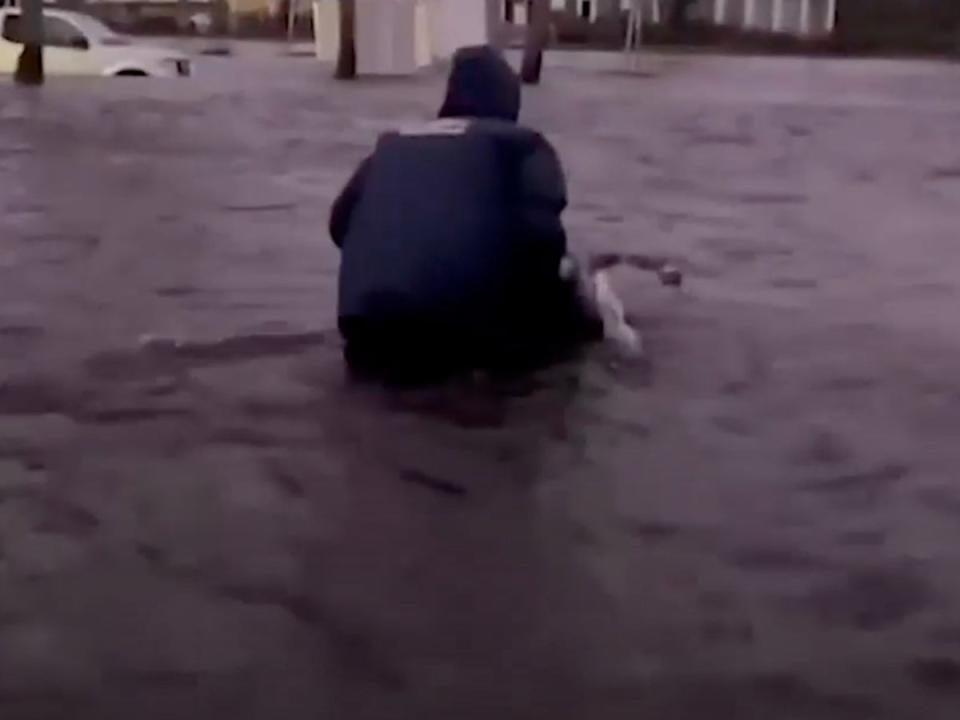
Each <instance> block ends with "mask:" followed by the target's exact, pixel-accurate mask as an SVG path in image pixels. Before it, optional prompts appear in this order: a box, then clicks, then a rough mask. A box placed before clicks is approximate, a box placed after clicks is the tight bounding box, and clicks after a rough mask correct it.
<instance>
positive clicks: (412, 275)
mask: <svg viewBox="0 0 960 720" xmlns="http://www.w3.org/2000/svg"><path fill="white" fill-rule="evenodd" d="M519 111H520V85H519V82H518V80H517V77H516V75H515V74H514V73H513V71H512V70H511V69H510V67H509V66H508V65H507V63H506V62H505V61H504V60H503V58H502V57H501V55H500V54H499V53H498V52H497V51H495V50H493V49H491V48H487V47H479V48H467V49H463V50H461V51H459V52H458V53H457V54H456V56H455V57H454V63H453V67H452V70H451V73H450V78H449V82H448V88H447V94H446V98H445V100H444V102H443V105H442V107H441V110H440V116H439V118H438V119H437V120H435V121H433V122H430V123H427V124H425V125H423V126H420V127H411V128H406V129H401V130H399V131H397V132H392V133H388V134H386V135H384V136H382V137H381V138H380V139H379V141H378V143H377V146H376V149H375V150H374V151H373V153H372V154H371V155H370V157H368V158H367V160H365V161H364V162H363V163H362V164H361V166H360V167H359V168H358V169H357V171H356V173H355V174H354V176H353V177H352V178H351V179H350V181H349V183H348V184H347V186H346V188H344V190H343V192H342V194H341V195H340V197H339V198H338V199H337V201H336V203H335V204H334V207H333V211H332V214H331V218H330V234H331V237H332V239H333V241H334V243H336V245H337V246H338V247H340V249H341V251H342V262H341V268H340V284H339V320H340V328H341V330H342V331H343V333H344V335H345V336H346V337H347V340H348V343H349V342H350V341H351V340H352V339H354V338H353V337H351V336H355V335H358V334H360V333H361V332H364V333H368V334H369V333H378V332H379V333H381V334H382V335H383V336H385V337H386V336H393V335H395V336H396V337H390V340H391V341H393V340H396V341H397V342H402V340H400V338H402V337H404V336H405V334H406V333H407V331H410V332H413V334H414V335H415V334H416V333H415V332H414V331H415V330H418V329H419V330H422V331H423V335H424V336H431V337H435V338H437V339H438V341H442V342H446V343H453V342H456V343H457V344H458V345H460V346H464V345H472V346H474V347H480V346H489V344H490V343H497V342H509V339H510V338H515V337H516V336H517V334H518V333H519V334H521V335H522V334H525V333H526V332H527V330H528V329H529V327H530V325H529V323H530V322H531V320H533V319H534V318H536V317H538V316H539V315H541V313H542V312H543V311H544V307H543V306H544V304H549V302H550V300H549V297H550V294H551V292H553V291H554V288H555V286H556V284H557V277H558V267H559V265H560V261H561V259H562V258H563V256H564V255H565V253H566V236H565V233H564V228H563V225H562V223H561V220H560V215H561V213H562V211H563V209H564V207H565V206H566V202H567V198H566V187H565V180H564V176H563V171H562V169H561V166H560V163H559V160H558V158H557V155H556V153H555V152H554V150H553V148H552V147H551V146H550V144H549V143H548V142H547V141H546V140H545V139H544V138H543V137H542V136H541V135H540V134H539V133H537V132H535V131H533V130H530V129H527V128H524V127H521V126H519V125H517V122H516V121H517V118H518V115H519Z"/></svg>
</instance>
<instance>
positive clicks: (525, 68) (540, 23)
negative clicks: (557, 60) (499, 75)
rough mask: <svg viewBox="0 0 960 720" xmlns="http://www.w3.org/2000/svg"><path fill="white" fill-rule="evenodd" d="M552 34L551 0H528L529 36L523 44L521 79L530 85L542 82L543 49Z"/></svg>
mask: <svg viewBox="0 0 960 720" xmlns="http://www.w3.org/2000/svg"><path fill="white" fill-rule="evenodd" d="M549 35H550V0H528V2H527V37H526V42H525V43H524V45H523V63H522V65H521V66H520V79H521V80H522V81H523V82H525V83H526V84H528V85H536V84H537V83H539V82H540V71H541V70H542V69H543V51H544V49H545V48H546V46H547V38H548V37H549Z"/></svg>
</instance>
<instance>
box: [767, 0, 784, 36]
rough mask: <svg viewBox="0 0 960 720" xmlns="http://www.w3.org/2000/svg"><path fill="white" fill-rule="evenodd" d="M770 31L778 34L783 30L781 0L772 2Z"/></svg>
mask: <svg viewBox="0 0 960 720" xmlns="http://www.w3.org/2000/svg"><path fill="white" fill-rule="evenodd" d="M770 29H771V30H772V31H773V32H780V31H781V30H782V29H783V0H773V11H772V15H771V18H770Z"/></svg>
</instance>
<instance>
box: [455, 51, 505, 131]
mask: <svg viewBox="0 0 960 720" xmlns="http://www.w3.org/2000/svg"><path fill="white" fill-rule="evenodd" d="M440 117H442V118H443V117H475V118H496V119H498V120H508V121H510V122H516V121H517V118H518V117H520V80H519V79H518V78H517V75H516V73H515V72H514V71H513V69H512V68H511V67H510V66H509V65H508V64H507V61H506V60H504V59H503V55H501V54H500V52H499V51H498V50H496V49H494V48H492V47H490V46H488V45H481V46H477V47H466V48H461V49H460V50H457V52H456V54H455V55H454V56H453V68H452V69H451V70H450V79H449V80H448V81H447V97H446V99H445V100H444V101H443V106H442V107H441V108H440Z"/></svg>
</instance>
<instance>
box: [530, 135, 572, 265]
mask: <svg viewBox="0 0 960 720" xmlns="http://www.w3.org/2000/svg"><path fill="white" fill-rule="evenodd" d="M520 188H521V190H520V208H519V210H520V225H521V227H520V230H521V242H522V243H523V245H524V248H523V250H524V255H526V256H527V257H528V258H529V259H531V260H534V259H535V260H536V264H537V265H539V266H541V267H544V268H551V269H552V270H553V271H554V272H557V271H558V270H559V267H560V261H561V260H562V259H563V257H564V255H566V252H567V234H566V231H565V230H564V228H563V221H562V220H561V218H560V216H561V215H562V213H563V211H564V209H565V208H566V207H567V183H566V179H565V177H564V174H563V168H562V167H561V165H560V158H559V157H558V156H557V152H556V151H555V150H554V149H553V146H551V145H550V143H549V142H547V141H546V140H545V139H543V138H539V137H538V138H537V142H536V144H535V145H534V147H533V149H532V150H531V152H530V153H529V154H528V155H527V157H526V158H525V159H524V161H523V164H522V166H521V173H520ZM541 263H542V264H541Z"/></svg>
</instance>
